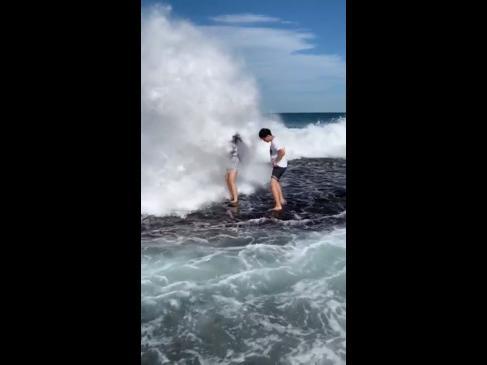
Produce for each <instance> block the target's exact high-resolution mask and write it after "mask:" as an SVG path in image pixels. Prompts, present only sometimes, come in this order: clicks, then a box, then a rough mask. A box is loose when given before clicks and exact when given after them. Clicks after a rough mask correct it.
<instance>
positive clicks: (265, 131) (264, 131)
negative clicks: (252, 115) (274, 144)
mask: <svg viewBox="0 0 487 365" xmlns="http://www.w3.org/2000/svg"><path fill="white" fill-rule="evenodd" d="M267 136H272V133H271V131H270V129H267V128H262V129H261V130H260V132H259V137H260V138H265V137H267Z"/></svg>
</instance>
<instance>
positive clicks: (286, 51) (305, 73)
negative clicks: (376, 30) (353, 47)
mask: <svg viewBox="0 0 487 365" xmlns="http://www.w3.org/2000/svg"><path fill="white" fill-rule="evenodd" d="M200 28H201V29H202V30H203V31H204V33H206V34H207V35H209V36H210V37H212V38H214V39H215V40H217V41H218V42H220V44H221V45H222V46H223V47H225V48H226V49H229V50H230V51H231V52H232V53H233V54H234V55H236V56H237V57H238V58H239V59H240V60H242V61H243V63H244V64H245V66H246V68H247V69H248V70H249V71H250V72H251V73H252V74H253V75H254V76H255V77H256V79H257V81H258V83H259V86H260V89H261V91H262V93H261V94H262V103H263V105H264V107H265V109H267V110H272V111H344V110H345V70H346V64H345V60H344V59H343V58H342V57H340V56H338V55H335V54H316V53H313V54H310V53H302V51H309V50H313V49H314V48H315V45H314V44H313V43H312V41H313V40H314V39H315V35H314V34H313V33H310V32H305V31H299V30H289V29H278V28H271V27H240V26H234V25H213V26H211V25H210V26H201V27H200Z"/></svg>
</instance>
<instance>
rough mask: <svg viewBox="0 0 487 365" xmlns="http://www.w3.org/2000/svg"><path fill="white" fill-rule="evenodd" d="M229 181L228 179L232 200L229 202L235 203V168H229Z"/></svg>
mask: <svg viewBox="0 0 487 365" xmlns="http://www.w3.org/2000/svg"><path fill="white" fill-rule="evenodd" d="M229 181H230V192H231V195H232V200H231V201H230V203H237V202H238V191H237V170H230V172H229Z"/></svg>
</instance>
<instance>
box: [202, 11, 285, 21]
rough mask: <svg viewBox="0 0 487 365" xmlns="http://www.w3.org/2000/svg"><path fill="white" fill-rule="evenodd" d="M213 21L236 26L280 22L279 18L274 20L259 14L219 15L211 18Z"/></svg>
mask: <svg viewBox="0 0 487 365" xmlns="http://www.w3.org/2000/svg"><path fill="white" fill-rule="evenodd" d="M211 19H212V20H214V21H216V22H219V23H234V24H243V23H276V22H280V21H281V20H280V19H279V18H274V17H270V16H265V15H259V14H250V13H247V14H226V15H219V16H216V17H213V18H211Z"/></svg>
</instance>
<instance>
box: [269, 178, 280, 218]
mask: <svg viewBox="0 0 487 365" xmlns="http://www.w3.org/2000/svg"><path fill="white" fill-rule="evenodd" d="M271 192H272V196H273V197H274V200H275V202H276V206H275V207H274V208H272V210H282V205H281V195H280V193H279V181H277V180H276V179H274V178H271Z"/></svg>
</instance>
